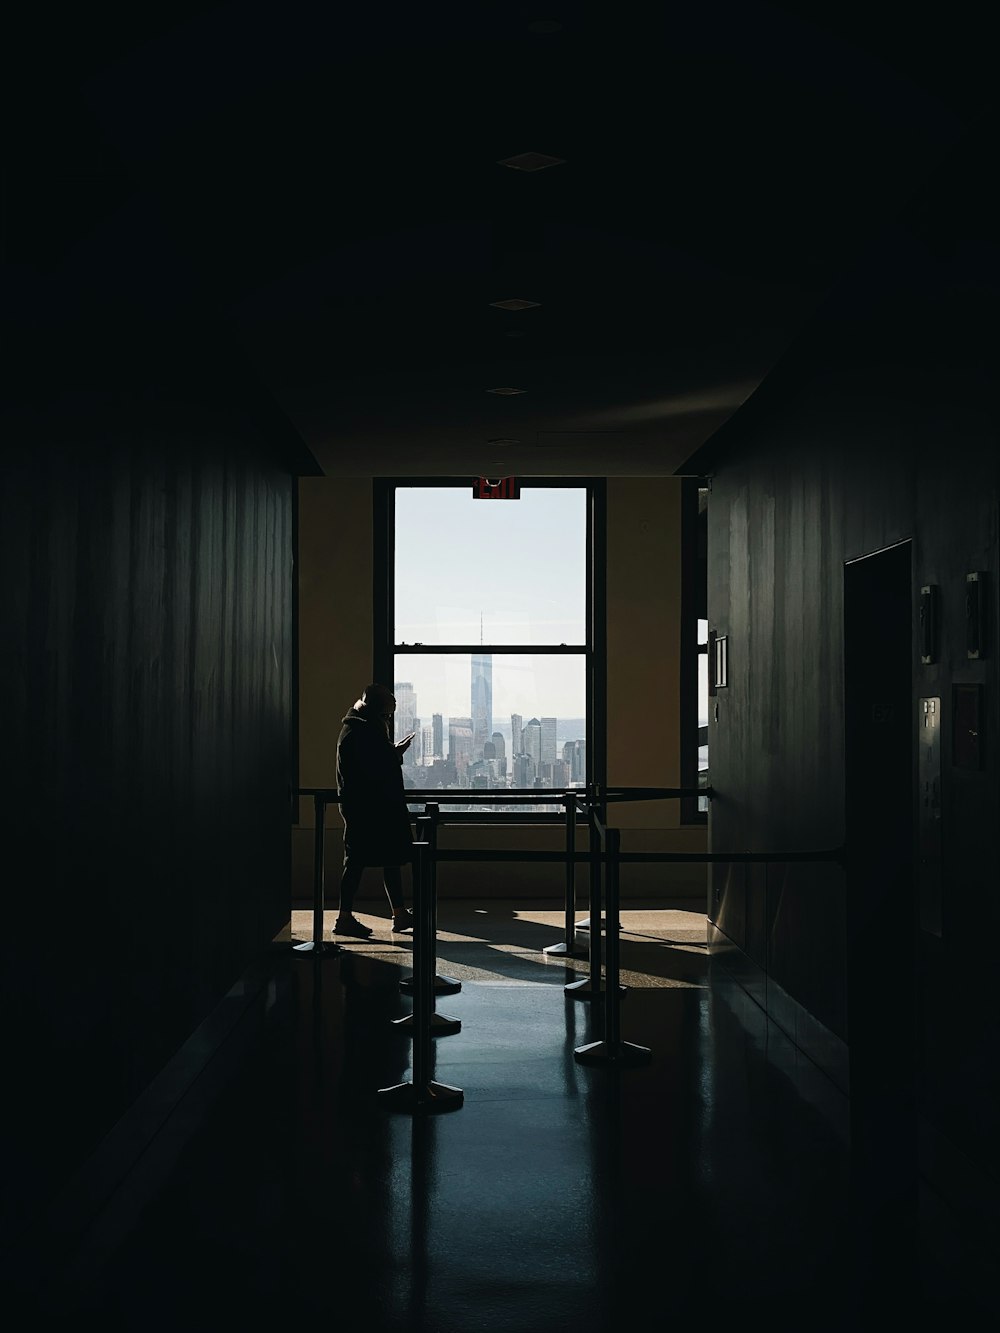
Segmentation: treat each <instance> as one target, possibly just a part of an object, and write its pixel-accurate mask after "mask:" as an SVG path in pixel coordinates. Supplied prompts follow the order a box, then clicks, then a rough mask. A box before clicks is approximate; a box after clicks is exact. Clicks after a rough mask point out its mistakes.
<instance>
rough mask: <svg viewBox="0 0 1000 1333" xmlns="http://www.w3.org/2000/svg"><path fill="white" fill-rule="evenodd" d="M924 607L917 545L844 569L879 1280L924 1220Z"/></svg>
mask: <svg viewBox="0 0 1000 1333" xmlns="http://www.w3.org/2000/svg"><path fill="white" fill-rule="evenodd" d="M912 607H913V583H912V574H911V548H910V543H909V542H901V543H900V544H898V545H896V546H892V547H889V548H888V549H886V550H883V551H878V552H876V553H875V554H872V555H869V556H865V557H863V558H862V559H859V560H854V561H851V562H849V563H847V564H846V565H845V567H844V698H845V779H846V791H845V814H846V833H847V849H848V866H847V895H848V897H847V931H848V939H847V958H848V962H847V972H848V975H847V984H848V1020H847V1021H848V1045H849V1050H850V1082H851V1156H852V1175H853V1183H854V1198H855V1203H856V1218H857V1227H858V1240H859V1242H860V1244H861V1246H862V1249H863V1250H864V1251H865V1253H866V1256H867V1260H868V1261H869V1262H870V1265H871V1267H870V1269H869V1272H870V1274H871V1275H873V1276H872V1280H873V1281H874V1280H877V1281H880V1282H884V1281H889V1282H893V1281H900V1280H904V1281H905V1280H906V1275H905V1274H904V1273H903V1272H902V1271H901V1270H902V1269H907V1270H909V1268H910V1265H911V1264H912V1260H913V1239H914V1236H913V1230H914V1227H915V1224H916V1189H917V1171H916V1111H915V1082H916V1080H915V1070H916V1051H917V1043H916V1028H917V1005H916V976H917V967H916V960H917V895H916V888H915V875H914V868H915V867H914V854H913V802H914V797H913V793H914V778H913V763H914V758H913V756H914V751H915V741H914V734H915V733H914V726H913V719H912V717H911V714H912V713H913V705H912V700H913V688H912V681H911V673H912V662H913V613H912ZM876 1275H877V1276H876Z"/></svg>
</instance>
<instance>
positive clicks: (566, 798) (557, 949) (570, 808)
mask: <svg viewBox="0 0 1000 1333" xmlns="http://www.w3.org/2000/svg"><path fill="white" fill-rule="evenodd" d="M576 802H577V793H576V792H568V791H567V792H564V793H563V804H564V805H565V807H566V924H565V936H564V938H563V939H562V940H561V941H560V943H558V944H549V945H547V946H546V947H545V948H544V949H543V950H542V953H547V954H550V955H552V956H565V957H572V958H578V957H580V956H581V954H580V950H579V949H578V948H577V943H576Z"/></svg>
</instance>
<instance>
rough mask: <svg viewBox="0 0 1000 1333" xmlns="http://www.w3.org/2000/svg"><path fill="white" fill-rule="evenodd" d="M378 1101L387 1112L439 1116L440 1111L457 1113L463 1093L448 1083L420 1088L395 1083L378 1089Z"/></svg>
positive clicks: (463, 1096) (426, 1085)
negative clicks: (392, 1085) (389, 1086)
mask: <svg viewBox="0 0 1000 1333" xmlns="http://www.w3.org/2000/svg"><path fill="white" fill-rule="evenodd" d="M378 1099H379V1101H380V1102H381V1103H382V1105H383V1106H384V1107H385V1109H386V1110H387V1111H405V1112H408V1113H409V1114H411V1115H413V1114H416V1113H420V1112H422V1113H424V1114H426V1115H439V1114H440V1113H441V1112H442V1111H457V1110H458V1108H459V1107H460V1106H461V1105H462V1102H463V1101H464V1100H465V1093H464V1092H463V1091H462V1089H461V1088H453V1087H452V1086H451V1084H449V1083H434V1082H431V1083H427V1084H425V1085H424V1086H423V1087H421V1088H418V1087H416V1086H415V1085H414V1084H413V1083H397V1084H395V1086H394V1087H391V1088H379V1090H378Z"/></svg>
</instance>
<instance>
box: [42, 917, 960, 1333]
mask: <svg viewBox="0 0 1000 1333" xmlns="http://www.w3.org/2000/svg"><path fill="white" fill-rule="evenodd" d="M691 908H692V910H689V911H684V912H680V911H676V912H670V913H668V912H665V911H662V910H652V911H645V912H639V911H631V912H626V914H625V919H624V939H623V959H624V968H625V975H626V980H627V983H628V984H629V986H630V987H631V989H630V992H629V995H628V997H627V1004H626V1010H625V1017H624V1022H625V1024H626V1028H627V1032H628V1035H629V1037H630V1039H634V1040H636V1041H640V1042H644V1043H647V1044H649V1045H650V1046H651V1047H652V1048H653V1050H654V1059H653V1062H652V1064H651V1065H650V1067H649V1068H646V1069H636V1070H629V1071H624V1072H622V1073H619V1074H617V1075H616V1074H609V1073H607V1072H605V1071H599V1070H586V1069H584V1068H582V1067H581V1066H579V1065H577V1064H576V1063H575V1062H574V1060H573V1058H572V1048H573V1046H574V1045H577V1044H580V1043H581V1042H583V1041H585V1040H587V1038H588V1036H589V1035H590V1034H591V1033H592V1032H593V1031H595V1030H597V1031H599V1030H600V1025H599V1023H597V1025H596V1028H595V1027H594V1026H593V1025H592V1020H591V1018H590V1006H589V1005H586V1004H580V1003H578V1002H574V1001H573V1000H571V999H567V998H566V997H565V996H564V995H563V991H562V985H561V983H562V982H563V981H564V980H565V978H566V976H567V970H566V968H565V967H564V966H563V965H562V964H559V963H553V962H549V961H547V960H545V956H544V955H543V954H541V953H540V952H539V949H540V946H542V945H544V944H545V943H548V942H551V940H552V939H553V938H554V937H555V936H556V934H557V932H556V931H555V929H554V928H553V927H551V926H548V927H546V926H542V925H537V924H534V923H532V922H531V921H530V920H527V921H522V920H519V919H518V914H517V913H516V912H513V911H510V910H509V909H507V905H506V904H502V903H498V904H495V905H492V906H491V909H490V912H489V914H488V915H486V916H483V915H478V916H477V915H475V914H474V913H473V911H472V909H471V907H470V906H468V905H465V906H464V909H463V905H462V904H458V903H455V904H452V905H451V907H450V909H446V910H445V912H444V913H443V920H442V926H443V928H444V929H445V930H446V931H455V932H466V934H465V938H466V939H471V938H472V935H471V933H468V932H470V931H475V933H476V934H477V935H478V936H479V938H480V940H482V942H481V943H474V942H470V943H465V944H456V945H451V946H449V945H447V944H445V945H444V946H442V947H443V950H444V954H445V956H446V957H447V959H448V967H449V969H450V970H452V971H455V970H456V969H457V970H458V973H459V975H460V976H461V977H464V978H466V979H465V980H464V982H463V992H462V994H460V995H458V996H454V997H451V998H449V1001H448V1008H449V1012H453V1013H456V1014H459V1015H460V1016H461V1018H462V1021H463V1029H462V1032H461V1033H460V1034H458V1035H457V1036H454V1037H449V1038H442V1039H439V1040H438V1042H437V1043H436V1051H437V1057H436V1063H437V1073H438V1077H440V1078H442V1079H444V1080H445V1081H447V1082H449V1083H453V1084H458V1085H460V1086H462V1087H463V1089H464V1090H465V1093H466V1101H465V1105H464V1107H463V1108H462V1110H461V1111H459V1112H457V1113H455V1114H452V1115H448V1116H441V1117H431V1118H429V1119H422V1118H419V1117H418V1118H416V1119H411V1118H410V1117H408V1116H396V1115H388V1114H386V1113H385V1112H384V1111H382V1110H381V1109H380V1108H379V1106H378V1103H377V1101H376V1098H375V1096H374V1090H375V1089H376V1088H378V1087H380V1086H386V1085H388V1084H391V1083H394V1082H396V1081H397V1080H398V1079H399V1078H400V1077H402V1076H403V1075H404V1074H405V1073H406V1071H407V1067H408V1063H409V1045H410V1043H409V1041H408V1039H407V1038H406V1037H405V1036H404V1035H403V1034H400V1033H398V1032H397V1031H396V1030H395V1029H393V1028H392V1027H391V1024H390V1019H391V1018H392V1017H395V1016H397V1015H398V1014H400V1013H402V1012H405V1010H406V1008H407V1007H408V1002H406V1001H404V1000H403V998H402V997H401V996H400V994H399V991H398V987H397V984H396V983H397V982H398V978H399V976H400V974H401V966H400V964H399V963H398V962H394V961H392V959H393V958H397V959H400V958H402V959H405V958H406V956H407V954H406V949H405V948H403V949H396V950H387V948H386V946H385V945H384V944H382V945H378V944H365V945H358V946H349V951H348V952H346V953H345V954H344V955H342V956H341V957H339V958H335V959H329V960H327V961H325V962H322V963H320V964H319V965H317V964H315V963H313V962H311V961H307V960H304V959H295V958H293V957H292V956H290V955H289V954H288V953H287V952H280V953H276V954H275V956H274V960H273V966H272V968H271V969H270V975H269V976H268V977H267V979H266V980H265V979H264V977H263V976H262V977H261V978H260V983H261V989H260V992H259V994H257V995H256V996H255V997H254V998H253V1000H252V1001H250V1002H249V1003H248V1006H247V1010H246V1013H245V1015H244V1016H243V1017H242V1018H241V1019H240V1024H239V1029H238V1030H237V1031H236V1032H234V1034H233V1035H232V1036H231V1037H230V1038H229V1041H230V1042H231V1043H233V1044H234V1045H235V1046H237V1047H238V1051H237V1052H235V1053H233V1054H232V1055H227V1054H226V1051H225V1049H224V1048H223V1049H220V1051H219V1052H217V1053H215V1054H214V1055H213V1057H212V1061H211V1063H210V1064H209V1066H208V1071H207V1073H206V1075H203V1077H210V1076H211V1067H212V1064H214V1063H215V1062H216V1061H222V1062H225V1063H226V1064H227V1065H228V1069H227V1072H226V1074H225V1075H224V1076H222V1075H220V1076H219V1077H220V1079H222V1080H223V1081H222V1083H221V1086H219V1087H218V1089H217V1092H216V1093H215V1095H214V1096H213V1098H212V1099H211V1101H210V1103H208V1104H205V1105H202V1106H200V1107H197V1109H194V1110H192V1109H191V1108H190V1107H187V1108H186V1105H185V1102H184V1101H182V1102H181V1103H180V1104H179V1106H178V1107H177V1108H176V1110H175V1111H174V1113H173V1115H172V1116H170V1117H169V1118H168V1119H167V1121H166V1122H165V1123H164V1125H163V1128H162V1130H161V1132H160V1135H159V1138H160V1139H161V1140H163V1141H162V1142H160V1143H159V1144H158V1143H157V1142H155V1141H154V1142H153V1143H152V1144H151V1145H150V1146H149V1148H148V1149H147V1152H146V1156H147V1157H149V1156H154V1157H155V1156H156V1155H157V1154H158V1153H159V1154H161V1155H162V1156H163V1158H164V1159H166V1158H167V1157H168V1156H169V1154H170V1152H171V1144H170V1140H171V1139H175V1140H176V1143H175V1144H174V1145H173V1150H174V1151H176V1153H177V1160H176V1163H175V1164H174V1165H173V1166H172V1167H171V1168H170V1169H169V1172H167V1171H166V1170H165V1169H164V1168H162V1167H161V1170H163V1172H164V1179H163V1180H162V1183H158V1182H157V1181H156V1174H157V1173H156V1170H155V1167H150V1168H148V1170H147V1173H146V1180H145V1185H143V1183H142V1182H141V1181H140V1182H139V1183H137V1184H135V1185H134V1186H131V1187H130V1185H129V1184H128V1182H126V1183H124V1184H123V1186H122V1188H121V1190H120V1196H119V1198H118V1199H117V1200H116V1199H112V1200H111V1201H110V1202H109V1205H108V1209H107V1212H106V1215H105V1216H104V1217H103V1218H100V1219H98V1222H97V1225H96V1227H95V1229H94V1232H93V1233H92V1234H91V1235H89V1236H88V1237H87V1239H86V1243H85V1244H84V1245H83V1247H82V1249H81V1251H80V1253H79V1255H78V1256H77V1258H76V1261H75V1263H74V1265H73V1268H72V1285H69V1286H67V1287H66V1288H65V1290H64V1291H63V1292H62V1293H61V1297H62V1299H63V1300H64V1301H66V1302H67V1304H68V1309H67V1311H66V1313H67V1314H68V1313H69V1311H73V1312H74V1313H75V1312H77V1311H79V1312H81V1313H82V1312H86V1313H87V1315H88V1317H89V1318H90V1319H92V1320H93V1321H95V1322H98V1323H99V1324H100V1325H101V1326H102V1327H106V1328H108V1329H111V1330H114V1329H118V1328H121V1329H130V1330H131V1329H140V1328H152V1329H160V1328H162V1329H173V1328H179V1327H187V1328H206V1329H208V1328H213V1327H218V1326H220V1325H222V1326H231V1327H264V1326H270V1325H273V1323H274V1322H275V1321H276V1320H277V1321H283V1320H287V1319H289V1318H292V1317H295V1318H304V1319H314V1318H320V1319H322V1318H328V1319H330V1320H335V1321H336V1324H337V1326H338V1327H341V1328H345V1329H359V1330H360V1329H363V1328H373V1329H384V1330H387V1331H388V1330H396V1329H442V1330H444V1329H455V1330H463V1329H468V1328H473V1327H485V1328H491V1329H494V1328H495V1329H512V1330H513V1329H521V1330H536V1329H537V1330H542V1329H546V1328H563V1327H566V1328H570V1327H573V1328H580V1329H584V1330H610V1329H613V1328H619V1327H629V1326H631V1325H633V1324H636V1323H638V1322H640V1321H644V1322H645V1321H648V1320H649V1319H655V1320H657V1321H659V1320H663V1319H667V1318H670V1319H673V1318H683V1319H684V1320H686V1321H691V1322H694V1323H696V1324H697V1325H698V1326H700V1327H705V1328H716V1327H718V1328H721V1327H724V1326H727V1325H728V1323H729V1322H730V1320H731V1319H732V1318H733V1317H736V1316H737V1314H738V1313H739V1311H740V1310H742V1311H743V1312H744V1313H746V1312H747V1311H752V1312H755V1313H757V1314H759V1315H760V1316H761V1317H764V1318H766V1319H767V1320H768V1322H769V1323H770V1324H771V1326H777V1327H785V1326H788V1327H791V1326H793V1324H796V1323H797V1322H798V1321H799V1320H800V1319H801V1312H802V1311H803V1310H808V1311H809V1312H810V1313H809V1322H810V1326H811V1327H816V1328H821V1327H822V1328H827V1327H829V1328H842V1327H844V1328H846V1327H854V1326H858V1325H857V1323H856V1320H857V1319H858V1317H859V1316H860V1310H859V1309H856V1308H854V1305H853V1302H854V1300H856V1295H855V1293H853V1292H852V1289H851V1268H850V1255H849V1252H848V1250H847V1249H846V1248H845V1246H846V1242H847V1238H848V1235H849V1229H848V1228H847V1226H846V1208H847V1176H846V1171H847V1160H848V1154H847V1099H846V1098H845V1097H844V1095H843V1094H842V1093H841V1092H840V1091H839V1090H837V1089H836V1088H835V1087H834V1085H833V1084H832V1083H831V1082H830V1081H829V1080H827V1079H826V1078H825V1076H824V1075H822V1074H821V1073H820V1072H819V1071H818V1070H817V1069H816V1068H815V1067H814V1066H812V1065H811V1064H810V1062H809V1061H807V1060H804V1059H803V1057H802V1056H801V1055H799V1054H797V1053H796V1051H795V1048H794V1046H793V1045H792V1043H791V1042H790V1041H789V1040H788V1038H787V1037H786V1036H785V1035H784V1034H783V1033H781V1031H780V1030H779V1029H777V1028H775V1027H774V1026H773V1025H768V1023H767V1021H766V1019H765V1018H764V1016H763V1014H761V1012H760V1011H759V1009H757V1008H756V1006H754V1005H753V1004H752V1003H750V1002H749V1001H747V999H746V997H745V995H744V994H743V993H742V992H741V991H740V990H739V988H737V987H736V986H735V985H733V984H732V983H731V982H728V981H727V979H726V974H725V973H724V972H719V971H718V969H716V971H715V973H714V974H712V970H711V968H710V966H709V964H708V960H707V958H706V956H705V948H704V944H703V939H704V929H703V927H702V928H701V929H700V930H699V929H698V926H697V922H698V919H699V913H698V911H697V910H696V909H697V905H696V904H692V905H691ZM529 915H530V914H529ZM484 922H485V923H486V924H485V925H484V924H483V923H484ZM678 922H681V923H682V925H681V927H680V928H678ZM496 944H499V945H506V946H507V948H506V950H505V951H504V952H502V953H500V954H498V953H497V950H496V948H495V947H493V946H494V945H496ZM498 958H499V959H500V962H499V963H498V962H497V960H498ZM710 976H711V983H710ZM470 977H471V978H473V979H471V980H470V979H468V978H470ZM475 978H478V979H475ZM594 1021H596V1020H594ZM197 1099H198V1084H197V1083H195V1084H194V1086H193V1087H192V1089H191V1091H190V1093H189V1094H188V1098H187V1099H186V1101H194V1102H197ZM136 1173H137V1174H138V1175H139V1176H140V1177H142V1175H143V1163H142V1161H141V1160H140V1161H139V1162H138V1163H137V1164H136ZM144 1190H145V1191H146V1192H148V1196H149V1197H148V1198H146V1197H142V1195H143V1191H144ZM130 1210H131V1211H132V1212H133V1213H134V1219H132V1220H129V1219H128V1218H127V1214H128V1213H129V1211H130ZM116 1213H117V1214H118V1216H116ZM116 1228H122V1229H123V1232H124V1234H123V1235H122V1236H121V1243H120V1248H118V1247H115V1248H114V1249H113V1250H112V1251H111V1252H109V1253H107V1255H106V1261H105V1262H102V1259H104V1258H105V1256H104V1254H102V1246H108V1245H109V1242H110V1241H111V1240H112V1238H114V1237H115V1235H116ZM723 1273H724V1274H725V1275H726V1276H725V1280H724V1281H723V1280H722V1274H723ZM57 1292H58V1288H57V1287H54V1288H52V1289H50V1290H49V1292H48V1295H47V1297H46V1301H47V1302H57V1301H58V1297H57ZM939 1295H940V1293H938V1292H934V1291H929V1292H928V1291H921V1292H920V1293H919V1297H918V1294H917V1293H912V1299H918V1298H919V1301H920V1302H921V1304H922V1305H923V1306H924V1308H926V1304H927V1301H928V1300H932V1301H933V1300H934V1299H935V1298H936V1297H938V1296H939ZM892 1308H893V1312H894V1314H895V1315H897V1316H899V1315H901V1314H902V1313H903V1310H902V1308H901V1306H900V1302H899V1299H898V1295H896V1296H894V1297H893V1301H892ZM914 1308H915V1307H914ZM972 1308H974V1306H973V1307H972ZM56 1309H57V1310H58V1304H56Z"/></svg>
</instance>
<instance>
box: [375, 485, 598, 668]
mask: <svg viewBox="0 0 1000 1333" xmlns="http://www.w3.org/2000/svg"><path fill="white" fill-rule="evenodd" d="M395 531H396V566H395V579H396V597H395V628H394V634H395V638H394V642H395V643H398V644H406V643H420V644H428V645H430V644H450V643H453V644H457V643H489V644H560V643H566V644H581V645H582V644H585V643H586V571H587V551H586V547H587V492H586V490H584V489H583V488H577V487H552V488H541V487H526V488H525V489H524V490H523V491H522V492H521V498H520V499H519V500H474V499H473V498H472V484H471V482H470V484H469V485H468V486H413V487H403V486H400V487H397V489H396V528H395Z"/></svg>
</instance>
